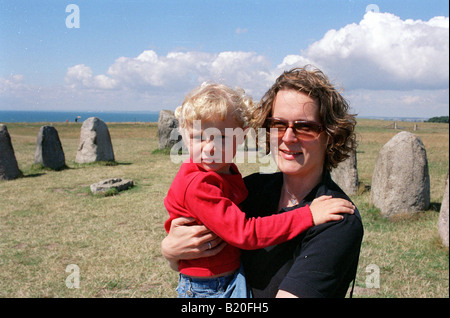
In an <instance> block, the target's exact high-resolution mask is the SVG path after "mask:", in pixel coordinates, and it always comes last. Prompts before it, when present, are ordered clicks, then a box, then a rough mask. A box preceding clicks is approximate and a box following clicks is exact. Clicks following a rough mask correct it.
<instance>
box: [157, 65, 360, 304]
mask: <svg viewBox="0 0 450 318" xmlns="http://www.w3.org/2000/svg"><path fill="white" fill-rule="evenodd" d="M254 120H255V126H262V127H265V128H267V129H268V130H270V133H269V138H268V140H269V141H270V151H271V152H272V155H273V156H274V158H275V161H276V163H277V166H278V168H279V170H280V172H277V173H274V174H259V173H256V174H252V175H250V176H248V177H246V178H245V184H246V186H247V188H248V191H249V195H248V197H247V199H246V200H245V201H244V203H243V205H242V210H243V211H245V212H246V215H247V217H259V216H266V215H268V214H270V211H278V212H277V213H283V212H286V211H289V210H291V209H293V208H296V207H299V206H303V205H306V204H310V203H311V202H312V200H314V198H316V197H318V196H321V195H332V196H333V197H340V198H345V199H348V200H349V198H348V197H347V196H346V195H345V193H344V192H343V191H342V190H341V189H340V188H339V187H338V186H337V185H336V184H335V183H334V182H333V181H332V180H331V177H330V171H331V169H332V168H335V167H336V166H337V164H338V163H339V162H341V161H343V160H345V159H346V158H347V157H348V153H350V152H351V151H353V150H354V149H355V147H356V143H355V135H354V126H355V124H356V122H355V118H354V116H353V115H350V114H348V104H347V102H346V101H345V99H344V98H343V97H342V96H341V95H340V94H339V93H338V92H337V90H336V89H335V88H334V87H333V86H332V85H331V84H330V82H329V80H328V78H327V77H326V76H325V74H323V73H322V72H321V71H320V70H317V69H310V68H307V67H305V68H299V69H293V70H291V71H288V72H284V73H283V74H282V75H281V76H280V77H279V78H278V79H277V80H276V82H275V84H274V85H273V86H272V87H271V88H270V89H269V91H268V92H267V93H266V94H265V95H264V97H263V98H262V101H261V105H260V107H258V108H257V110H256V112H255V116H254ZM275 128H276V129H275ZM188 222H189V219H180V220H178V222H172V228H171V229H170V233H169V235H168V236H167V237H166V238H165V239H164V240H163V242H162V251H163V255H164V256H165V257H166V258H167V259H168V260H169V261H170V262H171V263H173V262H176V261H177V260H179V259H189V258H191V259H192V258H199V257H206V256H210V255H213V254H214V253H217V252H219V251H220V250H221V248H223V242H221V240H220V238H218V237H217V236H215V235H214V233H211V232H209V231H208V229H206V228H204V227H203V226H186V224H187V223H188ZM362 237H363V226H362V222H361V217H360V215H359V212H358V211H357V209H355V213H354V214H353V215H344V219H343V220H342V221H337V222H329V223H326V224H322V225H319V226H315V227H313V228H311V229H309V230H308V231H306V232H304V233H303V234H301V235H299V236H297V237H296V238H294V239H292V240H291V241H288V242H286V243H282V244H279V245H276V246H272V247H269V248H265V249H260V250H255V251H242V262H243V265H244V269H245V275H246V277H247V281H248V283H249V285H250V286H251V287H252V290H253V295H254V296H255V297H275V296H276V297H345V295H346V292H347V290H348V287H349V284H350V283H351V281H352V280H353V279H354V278H355V276H356V269H357V264H358V258H359V251H360V247H361V241H362Z"/></svg>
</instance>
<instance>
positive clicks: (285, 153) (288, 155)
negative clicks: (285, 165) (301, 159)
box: [279, 149, 303, 160]
mask: <svg viewBox="0 0 450 318" xmlns="http://www.w3.org/2000/svg"><path fill="white" fill-rule="evenodd" d="M279 151H280V152H281V155H282V157H283V158H284V159H286V160H294V159H295V158H297V157H298V156H300V155H302V154H303V152H302V151H292V150H284V149H280V150H279Z"/></svg>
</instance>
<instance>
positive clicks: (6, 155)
mask: <svg viewBox="0 0 450 318" xmlns="http://www.w3.org/2000/svg"><path fill="white" fill-rule="evenodd" d="M21 175H22V172H21V171H20V170H19V166H18V165H17V160H16V155H15V154H14V148H13V146H12V143H11V136H10V135H9V132H8V129H7V128H6V126H5V125H3V124H0V180H12V179H16V178H18V177H20V176H21Z"/></svg>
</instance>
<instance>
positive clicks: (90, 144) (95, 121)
mask: <svg viewBox="0 0 450 318" xmlns="http://www.w3.org/2000/svg"><path fill="white" fill-rule="evenodd" d="M94 161H114V151H113V147H112V143H111V137H110V135H109V130H108V126H106V124H105V123H104V122H103V121H102V120H101V119H99V118H97V117H90V118H88V119H86V120H85V121H84V122H83V125H82V126H81V133H80V143H79V145H78V152H77V157H76V159H75V162H77V163H89V162H94Z"/></svg>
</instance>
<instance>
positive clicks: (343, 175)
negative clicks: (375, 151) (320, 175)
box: [331, 151, 359, 195]
mask: <svg viewBox="0 0 450 318" xmlns="http://www.w3.org/2000/svg"><path fill="white" fill-rule="evenodd" d="M331 177H332V178H333V180H334V182H336V183H337V184H338V185H339V187H341V189H342V190H344V192H345V193H346V194H347V195H352V194H356V193H358V187H359V180H358V169H357V164H356V151H352V152H351V153H350V157H349V158H347V159H346V160H345V161H343V162H341V163H339V165H338V166H337V167H336V168H335V169H333V170H332V171H331Z"/></svg>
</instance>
